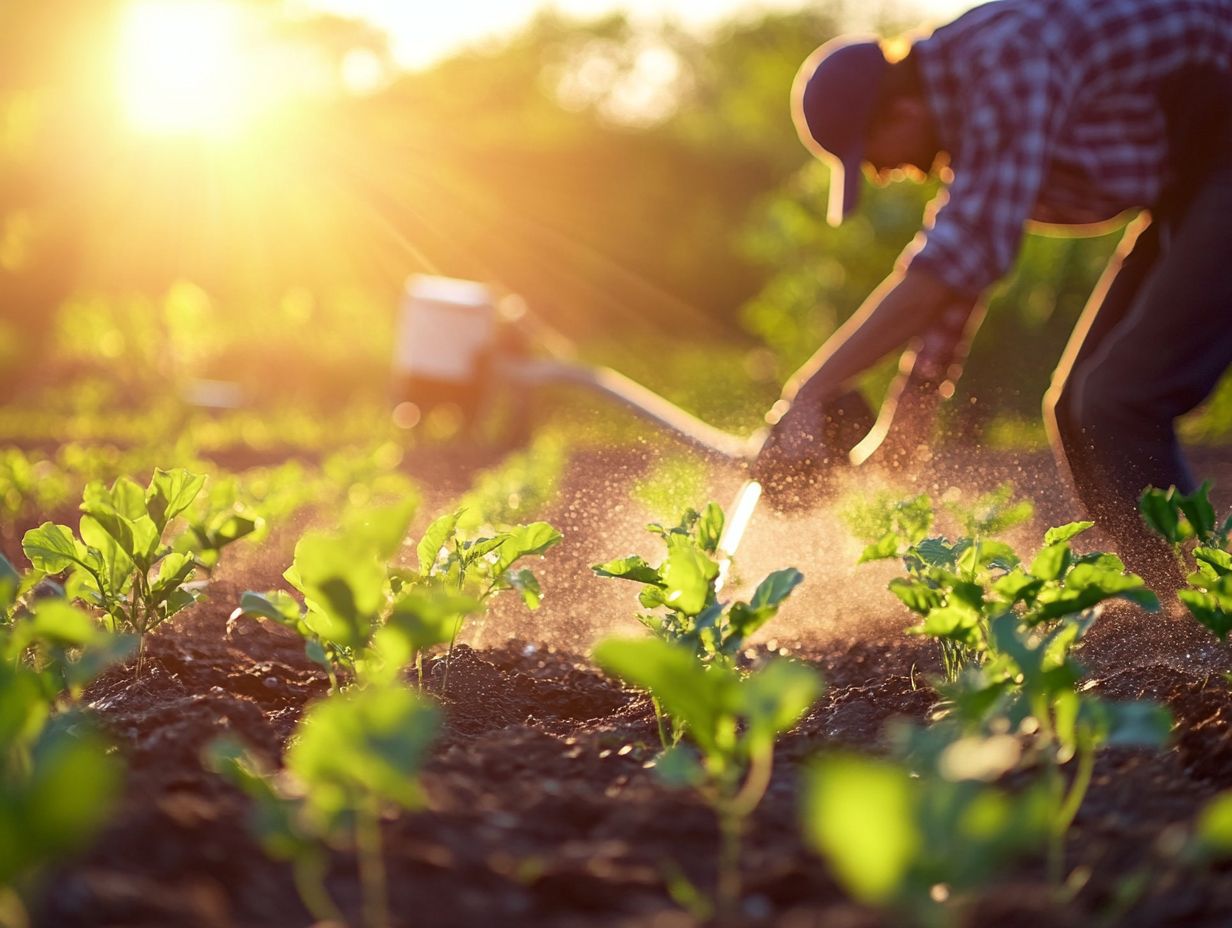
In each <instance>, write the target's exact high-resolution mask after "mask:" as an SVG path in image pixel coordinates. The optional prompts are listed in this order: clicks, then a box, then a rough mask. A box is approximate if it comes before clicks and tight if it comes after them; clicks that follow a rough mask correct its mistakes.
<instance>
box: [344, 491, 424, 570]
mask: <svg viewBox="0 0 1232 928" xmlns="http://www.w3.org/2000/svg"><path fill="white" fill-rule="evenodd" d="M417 505H418V501H417V500H415V499H404V500H400V501H399V502H396V503H393V504H391V505H388V506H374V507H370V508H366V509H359V510H352V511H350V512H349V513H348V514H347V516H346V518H345V519H344V521H343V528H342V535H343V536H344V537H345V538H346V539H347V540H348V541H350V542H351V543H352V544H353V545H355V546H356V547H357V548H371V549H373V550H374V551H375V552H376V555H377V557H378V558H380V559H381V560H382V561H387V560H389V559H390V558H392V557H393V556H394V555H395V554H397V553H398V551H399V549H400V548H401V547H402V542H403V540H404V539H405V538H406V533H407V530H408V529H409V528H410V525H411V517H412V516H414V514H415V509H416V507H417ZM438 550H439V548H438Z"/></svg>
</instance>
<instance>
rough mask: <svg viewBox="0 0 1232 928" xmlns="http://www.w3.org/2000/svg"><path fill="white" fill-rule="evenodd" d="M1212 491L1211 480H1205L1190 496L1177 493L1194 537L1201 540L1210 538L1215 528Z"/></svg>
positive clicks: (1180, 506)
mask: <svg viewBox="0 0 1232 928" xmlns="http://www.w3.org/2000/svg"><path fill="white" fill-rule="evenodd" d="M1210 491H1211V484H1210V481H1205V482H1203V484H1202V486H1200V487H1198V489H1196V490H1194V491H1193V492H1192V493H1190V494H1189V495H1188V496H1185V495H1183V494H1180V493H1178V494H1177V495H1176V505H1177V507H1178V508H1179V509H1180V510H1181V512H1183V513H1185V518H1187V519H1188V520H1189V524H1190V526H1191V527H1192V529H1193V534H1194V537H1195V538H1197V539H1198V540H1199V541H1201V542H1207V541H1208V540H1210V539H1211V534H1212V533H1213V532H1214V530H1215V509H1214V507H1212V506H1211V500H1210Z"/></svg>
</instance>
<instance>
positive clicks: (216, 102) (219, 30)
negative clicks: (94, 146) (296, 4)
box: [118, 0, 250, 135]
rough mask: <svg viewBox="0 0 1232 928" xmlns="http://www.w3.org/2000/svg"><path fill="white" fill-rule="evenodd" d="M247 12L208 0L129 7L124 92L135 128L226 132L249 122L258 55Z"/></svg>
mask: <svg viewBox="0 0 1232 928" xmlns="http://www.w3.org/2000/svg"><path fill="white" fill-rule="evenodd" d="M243 26H244V23H243V19H242V16H241V12H240V10H239V9H237V8H236V7H235V6H233V5H232V4H229V3H219V2H205V0H178V2H176V0H138V2H134V3H133V4H132V5H131V6H129V7H128V9H127V10H126V12H125V16H124V20H123V24H122V30H121V33H120V44H119V62H118V65H119V67H118V70H119V75H118V77H119V93H120V98H121V101H122V103H123V105H124V109H125V111H126V112H127V115H128V118H129V120H130V121H131V122H132V124H133V125H134V127H136V128H138V129H140V130H142V131H145V132H149V133H152V134H159V135H222V134H227V133H229V132H232V131H234V130H235V129H237V128H239V127H240V126H242V125H243V124H244V123H245V122H246V120H247V118H248V116H249V115H250V109H249V106H248V103H247V100H248V99H249V98H248V97H247V95H246V94H245V89H244V88H245V85H246V84H247V83H248V82H247V81H246V79H245V78H246V74H247V72H248V70H249V64H250V62H249V61H248V60H247V56H246V53H245V47H244V29H243Z"/></svg>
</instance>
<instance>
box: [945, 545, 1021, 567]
mask: <svg viewBox="0 0 1232 928" xmlns="http://www.w3.org/2000/svg"><path fill="white" fill-rule="evenodd" d="M1017 566H1018V555H1017V554H1015V553H1014V549H1013V548H1011V547H1010V546H1009V545H1007V544H1006V543H1005V542H1003V541H995V540H992V539H980V540H978V541H976V542H975V543H974V544H972V545H971V547H969V548H967V549H966V550H965V551H963V553H962V556H961V557H960V558H959V559H958V569H959V570H960V571H962V572H963V573H966V574H971V573H973V572H974V571H975V570H977V569H978V568H981V567H999V568H1002V569H1004V570H1011V569H1013V568H1015V567H1017Z"/></svg>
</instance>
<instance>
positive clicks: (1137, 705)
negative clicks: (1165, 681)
mask: <svg viewBox="0 0 1232 928" xmlns="http://www.w3.org/2000/svg"><path fill="white" fill-rule="evenodd" d="M1093 622H1094V616H1092V615H1091V614H1089V613H1087V614H1083V615H1076V614H1069V615H1066V616H1064V617H1063V618H1062V619H1060V620H1059V621H1057V622H1056V623H1054V624H1052V625H1051V626H1050V627H1048V628H1045V627H1043V626H1041V625H1036V626H1034V627H1032V626H1029V625H1027V624H1026V623H1024V622H1023V621H1022V620H1021V619H1020V618H1019V617H1018V616H1016V615H1014V614H1013V613H1008V612H1007V613H1004V614H1002V615H1000V616H997V617H996V618H995V619H993V621H992V624H991V629H990V632H991V645H992V648H991V650H990V652H989V660H988V661H987V662H986V663H985V665H984V666H983V667H982V668H980V669H979V670H977V671H970V672H968V673H967V674H965V675H964V676H963V677H962V678H961V679H960V680H959V681H958V682H957V683H955V684H954V685H951V686H948V687H943V689H942V694H943V696H944V697H945V698H946V702H945V703H944V704H943V706H942V712H941V717H942V720H941V722H939V724H938V725H936V726H934V730H933V732H932V737H933V739H934V742H936V739H937V738H941V739H942V740H941V743H942V744H944V743H945V739H946V738H947V737H954V738H958V737H972V736H974V737H983V738H987V737H991V736H993V735H996V734H998V733H1000V734H1004V733H1015V734H1016V735H1017V736H1018V737H1019V739H1020V741H1021V743H1022V747H1023V750H1022V753H1021V756H1020V758H1019V766H1021V767H1022V768H1023V769H1027V770H1031V771H1036V772H1038V773H1039V775H1040V779H1041V781H1042V786H1043V794H1044V796H1045V799H1046V808H1047V823H1048V831H1047V833H1048V844H1047V850H1048V872H1049V874H1050V876H1051V877H1052V879H1053V882H1054V883H1056V884H1058V885H1059V884H1060V883H1061V881H1062V879H1063V877H1064V873H1065V839H1066V836H1067V835H1068V833H1069V828H1070V826H1071V825H1072V824H1073V821H1074V817H1075V816H1076V815H1077V813H1078V810H1079V808H1081V806H1082V803H1083V801H1084V799H1085V798H1086V794H1087V791H1088V789H1089V787H1090V785H1091V778H1092V775H1093V773H1094V769H1095V758H1096V755H1097V754H1098V752H1099V751H1100V750H1102V749H1103V748H1105V747H1110V746H1120V747H1152V748H1158V747H1161V746H1162V745H1163V744H1164V743H1165V742H1166V741H1167V738H1168V735H1169V732H1170V731H1171V728H1172V716H1171V714H1170V713H1169V712H1168V711H1167V710H1166V709H1165V708H1163V707H1162V706H1161V705H1159V704H1157V703H1154V702H1151V701H1130V702H1109V701H1106V700H1101V699H1098V698H1097V697H1095V696H1092V695H1089V694H1086V693H1082V692H1080V691H1079V687H1078V684H1079V682H1080V681H1081V679H1082V675H1083V671H1082V667H1081V666H1080V665H1079V664H1078V663H1077V662H1076V661H1075V660H1074V658H1073V651H1074V649H1075V648H1076V647H1077V645H1078V644H1079V642H1080V640H1081V638H1082V636H1083V635H1084V634H1085V633H1086V631H1087V629H1089V628H1090V626H1091V624H1092V623H1093ZM947 733H948V734H947ZM909 753H910V754H911V755H912V756H913V757H915V758H916V759H919V758H921V757H925V758H927V757H930V756H933V755H934V754H935V752H934V751H932V750H930V749H928V748H927V742H926V741H917V742H916V743H915V744H914V746H913V748H912V750H911V751H910V752H909ZM1071 762H1072V767H1071V766H1070V765H1071ZM1067 769H1072V770H1073V775H1072V776H1070V777H1068V778H1067V776H1066V770H1067Z"/></svg>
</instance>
